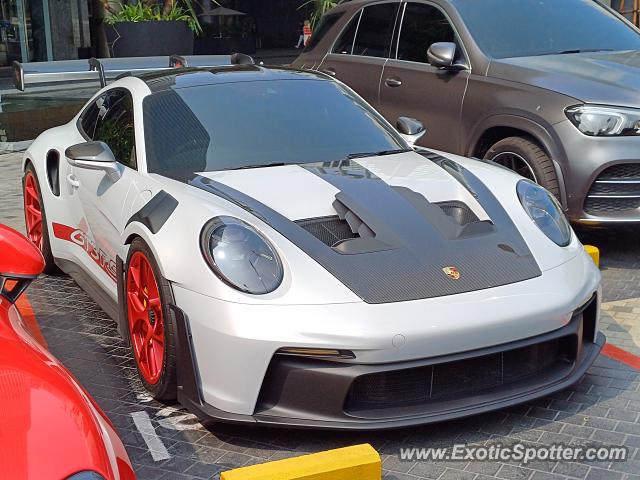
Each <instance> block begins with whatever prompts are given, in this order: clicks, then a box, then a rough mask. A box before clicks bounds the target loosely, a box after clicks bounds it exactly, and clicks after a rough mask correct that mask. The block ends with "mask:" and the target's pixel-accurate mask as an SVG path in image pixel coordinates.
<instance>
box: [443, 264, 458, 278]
mask: <svg viewBox="0 0 640 480" xmlns="http://www.w3.org/2000/svg"><path fill="white" fill-rule="evenodd" d="M442 271H443V272H444V273H445V275H446V276H447V277H449V278H450V279H451V280H460V271H459V270H458V269H457V268H456V267H444V268H443V269H442Z"/></svg>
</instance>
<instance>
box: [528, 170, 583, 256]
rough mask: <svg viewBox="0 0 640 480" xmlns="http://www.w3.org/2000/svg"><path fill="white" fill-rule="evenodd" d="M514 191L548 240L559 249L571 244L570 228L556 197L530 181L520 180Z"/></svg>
mask: <svg viewBox="0 0 640 480" xmlns="http://www.w3.org/2000/svg"><path fill="white" fill-rule="evenodd" d="M516 191H517V192H518V197H519V198H520V203H522V207H523V208H524V209H525V211H526V212H527V213H528V214H529V216H530V217H531V220H533V222H534V223H535V224H536V225H537V226H538V228H539V229H540V230H542V232H543V233H544V234H545V235H546V236H547V237H549V239H551V240H552V241H553V242H555V243H556V244H558V245H559V246H561V247H566V246H567V245H569V243H571V226H570V225H569V222H568V221H567V218H566V217H565V216H564V213H562V208H561V207H560V204H559V203H558V201H557V200H556V197H554V196H553V195H552V194H551V193H549V192H548V191H547V190H545V189H544V188H542V187H541V186H540V185H538V184H537V183H533V182H531V181H530V180H520V181H519V182H518V185H517V186H516Z"/></svg>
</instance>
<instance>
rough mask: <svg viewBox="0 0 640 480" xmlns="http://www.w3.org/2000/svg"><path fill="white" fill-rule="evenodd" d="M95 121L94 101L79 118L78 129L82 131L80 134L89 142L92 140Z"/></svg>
mask: <svg viewBox="0 0 640 480" xmlns="http://www.w3.org/2000/svg"><path fill="white" fill-rule="evenodd" d="M97 121H98V107H97V105H96V102H95V101H94V102H93V103H92V104H91V105H89V106H88V107H87V109H86V110H85V111H84V112H83V114H82V117H80V128H81V130H82V133H84V135H85V136H86V137H87V138H89V139H91V140H93V135H94V134H95V132H96V122H97Z"/></svg>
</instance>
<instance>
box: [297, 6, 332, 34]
mask: <svg viewBox="0 0 640 480" xmlns="http://www.w3.org/2000/svg"><path fill="white" fill-rule="evenodd" d="M337 4H338V1H337V0H306V1H305V2H304V3H303V4H302V5H300V6H299V7H298V10H300V9H302V8H305V7H306V6H307V5H313V11H312V12H311V18H309V21H310V22H311V28H315V27H316V25H317V24H318V22H319V21H320V19H321V18H322V16H323V15H324V14H325V13H327V12H328V11H329V10H331V9H332V8H333V7H335V6H336V5H337Z"/></svg>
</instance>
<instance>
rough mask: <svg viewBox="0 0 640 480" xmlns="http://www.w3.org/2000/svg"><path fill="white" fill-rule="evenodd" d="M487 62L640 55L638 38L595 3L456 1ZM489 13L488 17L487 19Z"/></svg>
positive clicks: (581, 0)
mask: <svg viewBox="0 0 640 480" xmlns="http://www.w3.org/2000/svg"><path fill="white" fill-rule="evenodd" d="M454 4H455V6H456V8H457V9H458V11H459V13H460V15H461V16H462V18H463V20H464V22H465V24H466V25H467V27H468V28H469V30H470V31H471V34H472V35H473V37H474V39H475V41H476V42H477V43H478V45H479V46H480V48H481V49H482V50H483V51H484V52H485V53H486V54H487V55H489V56H490V57H493V58H509V57H527V56H532V55H552V54H560V53H579V52H585V51H589V52H592V51H601V50H611V51H614V50H640V35H639V34H638V32H636V31H635V30H634V29H632V28H631V27H630V26H628V25H626V24H625V23H624V22H623V21H621V20H620V19H619V18H618V17H616V16H615V15H614V14H613V13H611V12H609V11H607V10H606V9H605V8H604V7H602V6H601V5H600V4H598V2H597V1H595V0H561V1H559V0H517V1H514V0H482V1H478V0H455V2H454ZM487 12H491V13H489V14H488V13H487Z"/></svg>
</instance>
